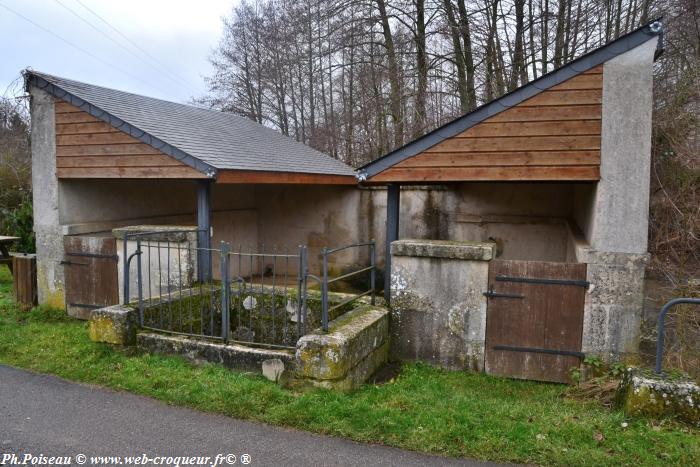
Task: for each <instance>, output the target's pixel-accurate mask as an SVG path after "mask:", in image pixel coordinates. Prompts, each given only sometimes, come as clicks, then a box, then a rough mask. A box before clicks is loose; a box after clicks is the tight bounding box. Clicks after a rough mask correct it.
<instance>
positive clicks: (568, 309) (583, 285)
mask: <svg viewBox="0 0 700 467" xmlns="http://www.w3.org/2000/svg"><path fill="white" fill-rule="evenodd" d="M587 287H588V283H587V282H586V265H585V264H581V263H550V262H539V261H502V260H501V261H499V260H495V261H492V262H491V264H490V266H489V291H488V292H487V293H486V295H487V297H488V311H487V316H486V371H487V372H488V373H489V374H492V375H500V376H509V377H512V378H521V379H533V380H538V381H555V382H569V381H570V371H571V368H572V367H576V366H578V365H579V364H580V363H581V359H582V357H583V354H582V353H581V336H582V334H583V305H584V298H585V292H586V289H587Z"/></svg>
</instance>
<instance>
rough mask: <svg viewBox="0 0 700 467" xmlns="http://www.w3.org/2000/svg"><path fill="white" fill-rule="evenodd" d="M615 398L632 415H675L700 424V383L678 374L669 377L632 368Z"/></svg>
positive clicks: (688, 421)
mask: <svg viewBox="0 0 700 467" xmlns="http://www.w3.org/2000/svg"><path fill="white" fill-rule="evenodd" d="M616 402H617V404H618V405H619V406H620V407H622V409H623V411H624V412H625V414H627V415H628V416H631V417H637V416H642V417H650V418H654V419H659V418H663V417H672V418H676V419H678V420H681V421H684V422H687V423H690V424H693V425H696V426H700V387H699V386H698V385H697V384H696V383H695V382H694V381H692V380H690V379H687V378H684V377H682V376H679V375H675V376H673V377H672V378H666V377H664V376H659V375H656V374H653V373H651V372H649V371H640V370H637V369H629V370H628V371H626V372H625V375H624V377H623V379H622V382H621V384H620V388H619V389H618V393H617V395H616Z"/></svg>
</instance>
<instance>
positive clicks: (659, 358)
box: [655, 298, 700, 375]
mask: <svg viewBox="0 0 700 467" xmlns="http://www.w3.org/2000/svg"><path fill="white" fill-rule="evenodd" d="M682 303H692V304H695V305H700V298H674V299H673V300H669V301H668V302H666V304H665V305H664V306H663V307H662V308H661V311H660V312H659V318H658V319H659V328H658V330H659V335H658V337H657V338H656V368H655V371H656V374H657V375H659V374H661V365H662V362H663V359H664V334H665V332H666V323H665V321H664V320H665V319H666V313H668V310H670V309H671V307H673V306H675V305H680V304H682Z"/></svg>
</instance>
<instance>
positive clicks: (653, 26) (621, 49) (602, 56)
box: [357, 19, 663, 182]
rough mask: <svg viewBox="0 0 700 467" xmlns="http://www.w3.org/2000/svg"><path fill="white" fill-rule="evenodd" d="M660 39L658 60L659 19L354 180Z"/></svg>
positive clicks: (413, 143) (406, 148) (407, 146)
mask: <svg viewBox="0 0 700 467" xmlns="http://www.w3.org/2000/svg"><path fill="white" fill-rule="evenodd" d="M656 36H661V38H660V39H659V41H658V43H657V49H656V54H655V57H654V58H657V57H658V56H659V55H660V54H661V52H662V51H663V25H662V24H661V22H660V19H655V20H652V21H650V22H649V23H647V24H646V25H644V26H641V27H639V28H638V29H636V30H634V31H632V32H630V33H628V34H625V35H624V36H621V37H619V38H617V39H615V40H613V41H611V42H609V43H607V44H606V45H604V46H602V47H599V48H597V49H595V50H593V51H591V52H589V53H587V54H585V55H582V56H581V57H579V58H577V59H575V60H572V61H571V62H569V63H567V64H566V65H564V66H562V67H561V68H558V69H556V70H554V71H551V72H549V73H547V74H545V75H542V76H540V77H539V78H537V79H535V80H533V81H530V82H529V83H527V84H525V85H524V86H521V87H519V88H517V89H515V90H514V91H511V92H509V93H507V94H504V95H503V96H501V97H499V98H498V99H495V100H492V101H490V102H487V103H486V104H484V105H482V106H480V107H477V108H476V109H475V110H473V111H471V112H469V113H467V114H465V115H462V116H461V117H458V118H457V119H455V120H453V121H451V122H448V123H446V124H445V125H443V126H441V127H438V128H436V129H435V130H433V131H431V132H429V133H426V134H425V135H423V136H421V137H419V138H417V139H414V140H413V141H411V142H409V143H407V144H405V145H404V146H401V147H400V148H397V149H395V150H393V151H391V152H389V153H387V154H385V155H384V156H382V157H380V158H378V159H375V160H373V161H372V162H370V163H368V164H365V165H364V166H362V167H360V168H358V169H357V178H358V180H359V181H361V182H362V181H365V180H368V179H371V178H372V177H374V176H375V175H377V174H379V173H381V172H383V171H385V170H386V169H388V168H390V167H393V166H394V165H396V164H398V163H399V162H401V161H404V160H406V159H408V158H409V157H413V156H415V155H417V154H420V153H421V152H423V151H425V150H426V149H428V148H430V147H432V146H435V145H436V144H438V143H440V142H442V141H444V140H446V139H448V138H452V137H453V136H455V135H458V134H460V133H462V132H463V131H466V130H467V129H469V128H471V127H473V126H474V125H477V124H478V123H481V122H483V121H484V120H486V119H487V118H489V117H492V116H494V115H496V114H498V113H500V112H503V111H504V110H507V109H509V108H510V107H513V106H515V105H517V104H519V103H521V102H523V101H524V100H526V99H529V98H531V97H533V96H535V95H537V94H539V93H540V92H542V91H545V90H547V89H549V88H551V87H553V86H556V85H557V84H560V83H562V82H564V81H566V80H567V79H569V78H572V77H574V76H576V75H578V74H580V73H583V72H584V71H587V70H590V69H591V68H594V67H596V66H598V65H600V64H602V63H605V62H607V61H608V60H610V59H612V58H615V57H617V56H618V55H620V54H623V53H625V52H627V51H628V50H631V49H633V48H635V47H637V46H639V45H641V44H643V43H645V42H646V41H648V40H650V39H652V38H654V37H656Z"/></svg>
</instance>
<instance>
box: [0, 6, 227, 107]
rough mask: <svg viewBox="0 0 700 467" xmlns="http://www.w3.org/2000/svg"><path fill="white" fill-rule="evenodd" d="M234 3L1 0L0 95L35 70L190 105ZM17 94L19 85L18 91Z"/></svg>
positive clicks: (202, 87) (199, 91) (199, 90)
mask: <svg viewBox="0 0 700 467" xmlns="http://www.w3.org/2000/svg"><path fill="white" fill-rule="evenodd" d="M81 3H82V5H81ZM235 3H237V0H195V1H193V0H189V1H186V0H0V95H6V94H8V92H10V91H8V87H9V86H10V85H11V84H12V83H15V84H16V82H15V80H17V79H18V78H20V72H21V71H22V70H23V69H25V68H27V67H31V68H32V69H34V70H36V71H42V72H45V73H49V74H53V75H57V76H61V77H64V78H70V79H74V80H77V81H83V82H87V83H91V84H98V85H101V86H106V87H110V88H115V89H120V90H123V91H128V92H133V93H136V94H143V95H147V96H152V97H158V98H161V99H166V100H170V101H175V102H187V101H189V100H190V99H191V98H192V97H198V96H202V95H203V94H204V93H205V91H206V86H205V84H204V79H203V77H204V76H207V75H208V74H210V73H211V65H210V63H209V61H208V58H209V56H210V55H211V53H212V50H213V49H214V48H215V47H216V45H217V44H218V42H219V40H220V38H221V32H222V17H224V16H228V15H229V14H230V12H231V10H232V8H233V6H234V4H235ZM83 5H85V6H87V8H89V9H86V8H85V6H83ZM8 8H9V9H11V10H13V11H14V12H11V11H9V10H8ZM69 9H70V10H72V11H73V12H75V13H76V14H77V15H76V14H73V13H71V11H69ZM89 10H92V11H94V12H95V13H97V15H99V16H100V17H101V18H102V19H104V20H105V21H102V20H101V19H100V18H98V17H97V16H95V15H94V14H93V13H91V12H90V11H89ZM18 14H19V15H22V16H23V17H24V18H22V17H21V16H19V15H18ZM78 16H80V17H78ZM25 18H26V19H25ZM81 18H82V19H81ZM28 20H29V21H28ZM32 22H33V23H35V24H32ZM42 28H43V29H42ZM48 31H50V32H48ZM117 31H118V32H117ZM120 33H121V34H120ZM59 37H60V38H59ZM108 37H111V40H110V39H109V38H108ZM69 43H70V44H73V45H69ZM118 44H119V45H118ZM17 89H20V90H21V86H19V87H15V92H16V90H17Z"/></svg>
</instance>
